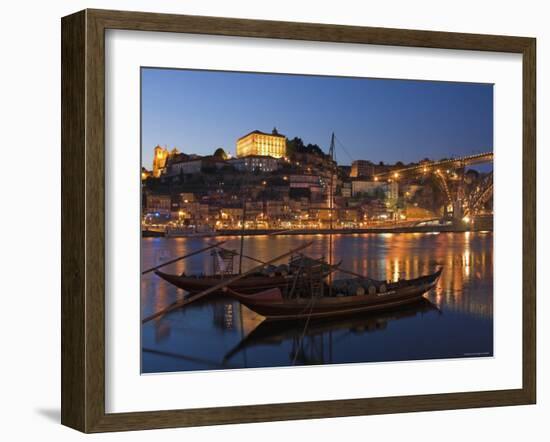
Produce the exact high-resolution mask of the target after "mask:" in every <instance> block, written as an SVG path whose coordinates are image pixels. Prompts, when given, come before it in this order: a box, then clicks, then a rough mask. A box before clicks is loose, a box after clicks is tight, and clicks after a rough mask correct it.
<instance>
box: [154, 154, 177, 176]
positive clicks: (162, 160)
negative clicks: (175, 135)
mask: <svg viewBox="0 0 550 442" xmlns="http://www.w3.org/2000/svg"><path fill="white" fill-rule="evenodd" d="M178 154H179V151H178V149H176V148H175V147H174V148H173V149H172V150H171V151H170V152H169V151H168V149H166V148H165V147H161V146H157V147H155V149H154V153H153V176H154V177H155V178H158V177H159V176H161V175H162V173H164V171H165V169H166V166H167V163H168V159H169V158H170V157H174V156H176V155H178Z"/></svg>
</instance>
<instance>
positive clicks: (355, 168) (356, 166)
mask: <svg viewBox="0 0 550 442" xmlns="http://www.w3.org/2000/svg"><path fill="white" fill-rule="evenodd" d="M373 175H374V164H372V163H371V162H370V161H366V160H355V161H353V162H352V163H351V172H350V174H349V176H350V177H351V178H359V177H371V176H373Z"/></svg>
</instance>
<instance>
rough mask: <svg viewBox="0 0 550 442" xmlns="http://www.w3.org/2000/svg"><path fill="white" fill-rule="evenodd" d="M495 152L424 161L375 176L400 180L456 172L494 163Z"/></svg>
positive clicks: (375, 176) (380, 178) (376, 178)
mask: <svg viewBox="0 0 550 442" xmlns="http://www.w3.org/2000/svg"><path fill="white" fill-rule="evenodd" d="M493 156H494V155H493V152H484V153H478V154H474V155H468V156H464V157H458V158H450V159H444V160H440V161H423V162H420V163H419V164H416V165H414V166H412V167H404V168H401V169H393V170H389V171H386V172H382V173H376V174H374V179H375V180H377V181H378V180H380V181H383V180H388V179H392V178H393V179H399V178H414V177H417V176H420V175H423V174H426V173H429V172H435V173H439V172H442V171H447V170H456V169H460V168H464V167H466V166H471V165H474V164H482V163H492V162H493Z"/></svg>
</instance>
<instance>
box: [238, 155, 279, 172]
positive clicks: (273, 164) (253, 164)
mask: <svg viewBox="0 0 550 442" xmlns="http://www.w3.org/2000/svg"><path fill="white" fill-rule="evenodd" d="M227 162H228V163H229V164H231V165H232V166H233V167H234V168H235V169H236V170H238V171H239V172H254V171H259V172H264V173H269V172H274V171H276V170H277V169H278V168H279V162H278V160H277V159H276V158H274V157H271V156H266V155H248V156H245V157H240V158H232V159H230V160H228V161H227Z"/></svg>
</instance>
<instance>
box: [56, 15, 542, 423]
mask: <svg viewBox="0 0 550 442" xmlns="http://www.w3.org/2000/svg"><path fill="white" fill-rule="evenodd" d="M106 29H124V30H139V31H162V32H175V33H194V34H210V35H222V36H240V37H262V38H273V39H291V40H305V41H322V42H341V43H358V44H376V45H390V46H405V47H419V48H441V49H457V50H476V51H495V52H507V53H517V54H521V55H522V57H523V295H522V296H523V298H522V299H523V361H522V365H523V385H522V388H519V389H513V390H497V391H475V392H464V393H461V392H457V393H447V394H429V395H416V396H400V397H381V398H363V399H349V400H331V401H318V402H300V403H285V404H273V405H255V406H232V407H222V408H202V409H189V410H184V409H183V410H170V411H147V412H135V413H116V414H108V413H106V412H105V388H106V387H105V299H104V294H105V268H104V267H105V265H104V264H105V142H104V140H105V75H104V74H105V30H106ZM535 54H536V41H535V39H533V38H525V37H511V36H495V35H474V34H458V33H448V32H431V31H416V30H404V29H383V28H367V27H356V26H339V25H326V24H310V23H291V22H275V21H260V20H241V19H232V18H216V17H199V16H185V15H169V14H153V13H141V12H122V11H106V10H84V11H81V12H78V13H75V14H73V15H70V16H67V17H64V18H63V19H62V305H61V312H62V315H61V316H62V338H61V346H62V409H61V421H62V424H64V425H67V426H69V427H72V428H75V429H77V430H80V431H83V432H104V431H121V430H142V429H151V428H169V427H185V426H197V425H214V424H230V423H241V422H262V421H280V420H289V419H310V418H325V417H338V416H356V415H369V414H382V413H402V412H412V411H430V410H446V409H460V408H473V407H490V406H505V405H520V404H533V403H535V398H536V346H535V343H536V342H535V330H536V324H535V288H536V274H535V271H536V231H535V228H536V219H535V216H536V175H535V173H536V152H535V115H536V104H535V103H536V98H535V86H536V82H535V75H536V74H535ZM518 167H519V165H518Z"/></svg>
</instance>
